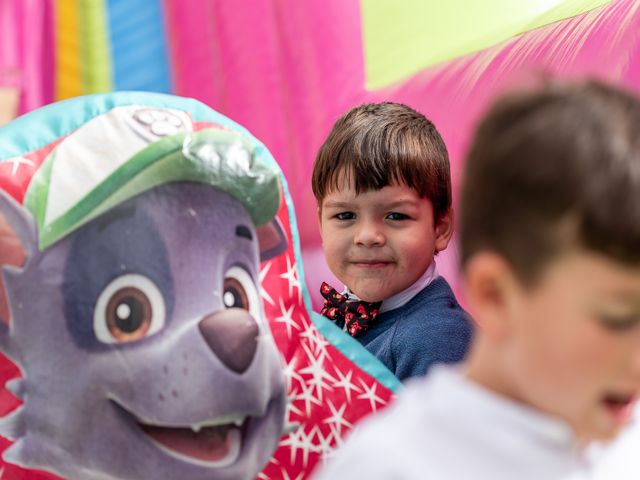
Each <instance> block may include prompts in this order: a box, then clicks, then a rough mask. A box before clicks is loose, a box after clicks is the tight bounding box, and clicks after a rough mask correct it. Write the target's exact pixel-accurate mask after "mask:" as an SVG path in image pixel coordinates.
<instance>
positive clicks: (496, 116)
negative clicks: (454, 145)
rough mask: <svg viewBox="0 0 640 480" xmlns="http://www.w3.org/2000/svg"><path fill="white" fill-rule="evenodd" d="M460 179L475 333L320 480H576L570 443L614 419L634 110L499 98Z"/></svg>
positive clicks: (636, 344) (627, 321)
mask: <svg viewBox="0 0 640 480" xmlns="http://www.w3.org/2000/svg"><path fill="white" fill-rule="evenodd" d="M465 168H466V170H465V172H466V173H465V180H464V186H463V192H462V220H461V242H462V265H463V269H464V274H465V280H466V288H467V292H468V298H469V303H470V307H471V309H472V313H473V315H474V318H475V319H476V320H477V321H478V324H479V325H480V327H479V329H478V332H477V333H476V335H475V337H474V341H473V345H472V348H471V350H470V354H469V356H468V359H467V360H466V363H465V364H464V366H463V367H461V368H451V367H448V366H447V367H443V366H440V367H437V368H434V369H433V370H432V372H431V373H430V374H429V375H428V376H427V377H426V378H424V379H421V380H420V381H417V382H415V383H414V384H412V385H410V386H409V387H408V388H407V389H406V390H405V391H404V392H403V393H402V394H401V395H400V398H399V399H398V401H397V402H396V403H395V404H394V405H393V406H392V407H391V408H390V409H389V410H387V411H385V412H383V413H382V414H381V415H380V416H379V417H376V418H374V419H373V420H372V421H371V422H370V423H369V424H365V426H362V427H361V429H360V430H359V432H357V433H356V435H354V436H353V438H352V439H351V441H350V442H347V445H346V448H344V450H342V451H339V452H337V459H336V461H335V463H333V464H332V465H330V468H329V469H328V470H327V471H325V472H324V476H322V475H321V478H327V479H334V478H376V479H380V478H384V479H391V478H393V479H422V478H429V479H430V480H440V479H467V478H477V479H492V480H500V479H509V480H511V479H514V478H517V479H519V480H527V479H531V480H540V479H545V480H550V479H560V478H568V476H570V475H573V476H571V477H570V478H582V475H583V474H586V473H585V470H586V469H587V468H588V467H587V464H588V461H587V460H588V459H587V458H586V457H587V456H586V455H585V452H586V451H587V450H586V449H585V448H584V447H585V445H586V444H588V443H589V442H590V441H592V440H596V439H600V440H609V439H612V438H614V437H615V436H616V435H617V434H618V433H619V431H620V430H621V429H622V428H623V426H624V425H625V424H626V423H627V422H628V421H629V418H630V416H631V412H632V409H633V406H634V401H635V400H636V398H637V396H638V393H639V392H640V248H638V247H639V246H640V100H639V99H638V98H635V97H634V96H632V95H631V94H629V93H625V92H623V91H620V90H618V89H616V88H614V87H610V86H606V85H603V84H600V83H596V82H589V83H584V84H578V85H567V86H557V85H556V86H553V85H552V86H548V87H546V88H544V89H542V90H538V91H534V92H529V93H520V94H513V95H511V96H508V97H505V98H504V99H502V100H500V101H499V102H498V103H497V104H496V105H495V106H494V107H493V108H492V109H491V111H490V112H489V113H488V115H487V116H486V118H485V119H484V120H483V121H482V122H481V124H480V126H479V129H478V131H477V133H476V136H475V140H474V142H473V145H472V148H471V151H470V154H469V157H468V160H467V164H466V167H465ZM638 448H640V446H636V447H635V448H631V449H629V450H630V451H631V450H633V451H634V452H637V451H638ZM365 452H366V458H367V461H366V462H359V461H357V460H354V459H357V458H360V457H359V456H358V453H363V454H364V453H365ZM635 473H636V475H635V477H634V478H640V472H635Z"/></svg>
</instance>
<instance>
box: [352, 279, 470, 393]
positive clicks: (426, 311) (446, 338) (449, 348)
mask: <svg viewBox="0 0 640 480" xmlns="http://www.w3.org/2000/svg"><path fill="white" fill-rule="evenodd" d="M472 331H473V327H472V324H471V321H470V318H469V316H468V314H467V313H466V312H465V311H464V310H463V309H462V307H461V306H460V305H459V304H458V302H457V300H456V298H455V296H454V295H453V292H452V291H451V287H450V286H449V284H448V283H447V281H446V280H445V279H444V278H443V277H438V278H436V279H435V280H434V281H433V282H431V283H430V284H429V285H427V286H426V287H425V288H423V289H422V290H421V291H420V292H419V293H418V294H417V295H416V296H415V297H413V298H412V299H411V300H409V302H407V303H406V304H405V305H402V306H401V307H398V308H396V309H393V310H389V311H387V312H383V313H380V314H379V315H378V316H377V317H376V321H375V322H374V323H373V324H372V325H371V327H369V329H368V330H367V331H366V332H365V333H364V334H363V335H361V336H358V337H356V338H357V340H358V341H359V342H360V343H362V345H363V346H364V347H365V348H366V349H367V350H369V351H370V352H371V353H373V354H374V355H375V356H376V357H378V359H379V360H380V361H381V362H382V363H384V364H385V365H386V366H387V368H389V370H391V371H392V372H393V373H394V375H395V376H396V377H398V379H400V380H401V381H404V380H405V379H406V378H409V377H415V376H418V375H424V374H425V373H426V372H427V370H428V369H429V368H430V367H431V365H433V364H434V363H454V362H457V361H459V360H462V358H463V357H464V355H465V353H466V352H467V348H468V346H469V342H470V341H471V335H472Z"/></svg>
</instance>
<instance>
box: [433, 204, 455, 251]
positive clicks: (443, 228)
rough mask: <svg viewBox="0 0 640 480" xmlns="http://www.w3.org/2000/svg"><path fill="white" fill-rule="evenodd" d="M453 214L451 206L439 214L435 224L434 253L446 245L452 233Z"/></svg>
mask: <svg viewBox="0 0 640 480" xmlns="http://www.w3.org/2000/svg"><path fill="white" fill-rule="evenodd" d="M453 225H454V215H453V208H450V209H449V210H447V211H446V212H445V213H443V214H442V215H440V218H439V219H438V221H437V222H436V226H435V249H436V251H435V253H438V252H441V251H442V250H444V249H445V248H447V245H449V241H450V240H451V237H452V235H453Z"/></svg>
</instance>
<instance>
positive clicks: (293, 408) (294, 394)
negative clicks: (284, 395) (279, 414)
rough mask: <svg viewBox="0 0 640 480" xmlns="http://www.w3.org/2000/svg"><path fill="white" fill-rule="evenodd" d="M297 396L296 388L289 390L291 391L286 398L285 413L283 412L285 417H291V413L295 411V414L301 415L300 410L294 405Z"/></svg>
mask: <svg viewBox="0 0 640 480" xmlns="http://www.w3.org/2000/svg"><path fill="white" fill-rule="evenodd" d="M298 398H299V396H298V389H297V388H295V389H293V390H292V391H291V393H290V394H289V398H288V399H287V406H286V412H287V413H286V414H285V417H286V418H287V419H291V413H295V414H296V415H300V416H302V410H300V409H299V408H298V407H296V406H295V405H294V402H295V401H296V400H297V399H298Z"/></svg>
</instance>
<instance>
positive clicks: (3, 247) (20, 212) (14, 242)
mask: <svg viewBox="0 0 640 480" xmlns="http://www.w3.org/2000/svg"><path fill="white" fill-rule="evenodd" d="M36 249H37V236H36V225H35V221H34V219H33V217H32V216H31V215H30V214H29V212H27V210H26V209H25V208H23V207H22V206H20V205H19V204H18V203H17V202H16V201H15V200H14V199H13V198H12V197H10V196H9V195H8V194H7V193H6V192H5V191H3V190H0V272H1V271H2V269H3V268H4V267H7V266H9V267H22V266H24V265H25V263H26V262H27V259H28V258H30V257H31V256H32V255H33V253H34V252H35V250H36ZM9 317H10V315H9V302H8V299H7V294H6V291H5V288H4V278H3V275H1V274H0V322H3V323H5V324H9V322H10V318H9Z"/></svg>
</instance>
